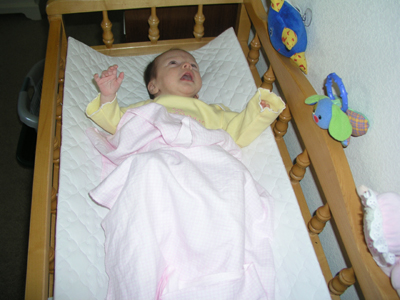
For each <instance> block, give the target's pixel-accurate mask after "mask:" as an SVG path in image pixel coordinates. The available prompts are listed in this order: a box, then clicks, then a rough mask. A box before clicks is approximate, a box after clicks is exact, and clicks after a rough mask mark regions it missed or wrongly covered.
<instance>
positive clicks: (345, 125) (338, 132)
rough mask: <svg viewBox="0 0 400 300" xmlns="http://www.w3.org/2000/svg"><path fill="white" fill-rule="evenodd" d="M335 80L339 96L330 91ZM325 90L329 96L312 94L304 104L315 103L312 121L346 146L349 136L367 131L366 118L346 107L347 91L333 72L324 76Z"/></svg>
mask: <svg viewBox="0 0 400 300" xmlns="http://www.w3.org/2000/svg"><path fill="white" fill-rule="evenodd" d="M333 81H335V82H336V84H337V85H338V87H339V89H340V98H338V97H335V96H334V95H333V93H332V82H333ZM325 87H326V91H327V93H328V96H329V97H326V96H320V95H314V96H311V97H308V98H307V99H306V101H305V103H306V104H309V105H315V106H314V112H313V119H314V122H315V123H316V124H317V125H318V126H319V127H320V128H322V129H327V130H328V132H329V134H330V135H331V136H332V137H333V138H334V139H335V140H338V141H340V142H342V145H343V147H347V146H348V145H349V142H350V136H361V135H364V134H366V133H367V131H368V128H369V121H368V119H367V118H366V117H365V116H364V115H363V114H361V113H359V112H356V111H354V110H352V109H349V108H348V100H347V92H346V89H345V87H344V84H343V82H342V79H341V78H340V77H339V76H337V75H336V74H335V73H331V74H329V75H328V77H327V78H326V84H325Z"/></svg>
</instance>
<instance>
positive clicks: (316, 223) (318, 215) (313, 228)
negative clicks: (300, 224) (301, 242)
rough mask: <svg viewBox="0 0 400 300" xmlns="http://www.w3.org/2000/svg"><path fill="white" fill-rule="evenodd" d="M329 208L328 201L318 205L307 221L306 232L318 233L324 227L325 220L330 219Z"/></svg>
mask: <svg viewBox="0 0 400 300" xmlns="http://www.w3.org/2000/svg"><path fill="white" fill-rule="evenodd" d="M331 217H332V215H331V210H330V209H329V205H328V203H326V204H325V205H323V206H321V207H319V208H318V209H317V211H316V212H315V215H314V216H313V217H312V218H311V219H310V221H309V222H308V232H309V233H310V234H311V235H315V234H320V233H321V232H322V230H323V229H324V228H325V225H326V222H328V221H329V220H330V219H331Z"/></svg>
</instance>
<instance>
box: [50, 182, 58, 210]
mask: <svg viewBox="0 0 400 300" xmlns="http://www.w3.org/2000/svg"><path fill="white" fill-rule="evenodd" d="M56 212H57V190H56V189H55V188H54V187H53V188H52V189H51V213H52V214H55V213H56Z"/></svg>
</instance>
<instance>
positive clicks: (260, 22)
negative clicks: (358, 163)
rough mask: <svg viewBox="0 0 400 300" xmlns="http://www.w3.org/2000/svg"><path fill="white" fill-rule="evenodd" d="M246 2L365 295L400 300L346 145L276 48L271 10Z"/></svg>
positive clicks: (303, 80)
mask: <svg viewBox="0 0 400 300" xmlns="http://www.w3.org/2000/svg"><path fill="white" fill-rule="evenodd" d="M245 5H246V8H247V11H248V13H249V15H250V18H251V20H252V23H253V25H254V27H255V29H256V31H257V32H258V33H259V37H260V41H261V44H262V45H263V47H264V49H265V52H266V53H267V55H268V58H269V60H270V63H271V64H272V66H273V69H274V72H275V75H276V77H277V79H278V82H279V84H280V86H281V89H282V91H283V93H284V97H285V99H286V101H287V103H288V104H289V106H290V109H291V112H292V115H293V118H294V119H295V122H296V125H297V127H298V129H299V132H300V135H301V138H302V140H303V143H304V145H305V147H306V148H307V150H308V153H309V155H310V159H311V163H312V165H313V167H314V169H315V172H316V174H317V177H318V181H319V183H320V185H321V187H322V189H323V191H324V194H325V197H326V199H327V201H328V203H329V206H330V208H331V212H332V215H333V217H334V219H335V223H336V224H337V227H338V230H339V232H340V236H341V239H342V241H343V244H344V246H345V248H346V252H347V254H348V256H349V258H350V261H351V263H352V267H353V269H354V271H355V274H356V277H357V281H358V282H359V284H360V286H361V289H362V291H363V294H364V296H365V297H366V299H398V298H399V297H398V296H397V293H396V291H395V290H394V289H393V288H392V286H391V284H390V280H389V278H388V277H387V276H385V275H384V273H383V272H382V270H381V269H380V268H379V267H378V266H377V264H376V263H375V261H374V260H373V258H372V256H371V254H370V253H369V252H368V250H367V246H366V244H365V240H364V235H363V230H362V207H361V203H360V200H359V198H358V195H357V193H356V187H355V184H354V180H353V177H352V173H351V170H350V167H349V165H348V162H347V159H346V155H345V154H344V151H343V148H342V146H341V144H340V143H338V142H337V141H335V140H333V139H332V138H331V137H330V136H329V134H328V133H327V132H326V131H324V130H321V129H320V128H319V127H318V126H316V125H315V124H314V122H313V120H312V118H311V115H312V107H310V106H307V105H305V104H304V100H305V99H306V98H307V97H309V96H311V95H315V94H316V92H315V90H314V89H313V87H312V86H311V84H310V83H309V82H308V80H307V79H306V78H305V76H304V75H303V74H302V73H301V71H300V70H299V69H298V67H297V66H295V65H294V64H293V63H292V62H291V61H290V59H289V58H287V57H283V56H282V55H279V54H278V53H277V52H276V51H275V49H274V48H273V47H272V45H271V43H270V41H269V36H268V28H267V24H266V20H267V14H266V12H265V10H264V8H263V6H262V4H261V2H259V1H255V0H246V1H245Z"/></svg>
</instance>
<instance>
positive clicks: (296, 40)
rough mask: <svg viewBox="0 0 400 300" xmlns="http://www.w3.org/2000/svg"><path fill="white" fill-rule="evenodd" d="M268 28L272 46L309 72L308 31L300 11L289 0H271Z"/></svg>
mask: <svg viewBox="0 0 400 300" xmlns="http://www.w3.org/2000/svg"><path fill="white" fill-rule="evenodd" d="M268 30H269V36H270V40H271V44H272V46H273V47H274V48H275V50H276V51H278V52H279V53H280V54H282V55H284V56H286V57H290V58H291V59H292V60H293V61H294V62H295V63H296V64H297V65H298V66H299V68H300V69H301V70H302V71H303V72H304V73H305V74H307V61H306V58H305V51H306V47H307V33H306V29H305V27H304V24H303V20H302V18H301V15H300V13H299V12H298V11H297V10H296V9H295V8H294V7H293V6H292V5H290V4H289V3H288V2H287V1H284V0H271V7H270V9H269V11H268Z"/></svg>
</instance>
